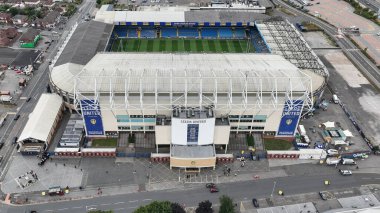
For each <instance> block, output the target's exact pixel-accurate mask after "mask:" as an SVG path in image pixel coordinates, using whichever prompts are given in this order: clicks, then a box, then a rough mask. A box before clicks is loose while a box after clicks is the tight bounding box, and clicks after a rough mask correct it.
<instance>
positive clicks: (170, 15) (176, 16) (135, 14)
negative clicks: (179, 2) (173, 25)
mask: <svg viewBox="0 0 380 213" xmlns="http://www.w3.org/2000/svg"><path fill="white" fill-rule="evenodd" d="M114 22H185V13H184V12H183V11H170V12H157V11H115V18H114Z"/></svg>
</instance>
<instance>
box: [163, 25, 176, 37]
mask: <svg viewBox="0 0 380 213" xmlns="http://www.w3.org/2000/svg"><path fill="white" fill-rule="evenodd" d="M176 37H177V28H166V27H164V28H162V29H161V38H176Z"/></svg>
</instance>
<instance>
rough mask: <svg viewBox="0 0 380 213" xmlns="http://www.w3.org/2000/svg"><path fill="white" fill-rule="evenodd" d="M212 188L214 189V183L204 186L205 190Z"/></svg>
mask: <svg viewBox="0 0 380 213" xmlns="http://www.w3.org/2000/svg"><path fill="white" fill-rule="evenodd" d="M213 187H216V185H215V183H207V184H206V188H208V189H209V188H213Z"/></svg>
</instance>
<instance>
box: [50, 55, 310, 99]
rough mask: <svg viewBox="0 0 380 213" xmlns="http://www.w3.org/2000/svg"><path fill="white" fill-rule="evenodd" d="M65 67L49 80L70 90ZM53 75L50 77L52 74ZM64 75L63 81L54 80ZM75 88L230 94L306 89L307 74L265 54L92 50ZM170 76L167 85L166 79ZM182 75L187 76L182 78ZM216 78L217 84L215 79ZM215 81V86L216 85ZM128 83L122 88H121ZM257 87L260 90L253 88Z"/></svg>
mask: <svg viewBox="0 0 380 213" xmlns="http://www.w3.org/2000/svg"><path fill="white" fill-rule="evenodd" d="M65 72H68V71H65V69H62V70H60V71H56V70H53V72H52V79H53V81H54V82H53V83H54V84H55V85H57V86H58V87H59V88H61V89H63V90H64V91H72V90H73V87H74V83H73V82H72V81H71V80H69V79H68V78H67V77H66V76H67V75H72V73H70V74H65ZM53 76H54V78H53ZM59 79H65V80H59ZM76 79H77V82H76V89H77V91H81V92H93V91H94V87H95V86H94V85H96V90H97V91H98V92H109V91H110V87H111V86H110V85H111V84H112V91H113V92H116V93H125V92H126V89H128V92H129V93H134V92H136V93H139V92H141V91H142V92H144V93H150V92H151V93H154V92H156V91H157V92H170V91H172V92H184V91H185V87H186V86H185V85H186V84H187V88H186V90H187V91H188V92H194V93H197V92H198V90H199V87H202V90H203V92H210V93H212V92H214V91H215V87H216V86H217V92H221V93H224V92H228V91H229V90H230V89H232V90H233V91H236V92H241V91H243V89H244V87H245V83H244V82H245V81H247V84H248V85H246V87H247V88H246V90H247V91H248V92H249V91H258V90H262V91H272V90H273V89H274V87H275V86H274V84H276V90H278V91H287V90H288V89H289V85H290V84H291V85H292V88H291V89H292V91H306V90H307V89H310V88H305V87H307V86H306V85H307V83H305V82H306V81H310V77H309V76H308V75H307V74H305V73H304V72H302V71H300V70H299V69H298V68H297V67H295V66H294V65H293V64H291V63H290V62H289V61H287V60H285V59H284V58H283V57H282V56H279V55H270V54H162V53H98V54H97V55H96V56H95V57H94V58H92V60H91V61H90V62H89V63H88V64H87V65H86V66H84V67H83V69H82V71H81V72H80V73H79V74H78V75H77V77H76ZM170 79H172V83H170ZM186 79H187V80H186ZM216 80H217V82H216ZM216 84H217V85H216ZM126 85H127V86H126ZM126 87H128V88H126ZM258 87H260V88H258Z"/></svg>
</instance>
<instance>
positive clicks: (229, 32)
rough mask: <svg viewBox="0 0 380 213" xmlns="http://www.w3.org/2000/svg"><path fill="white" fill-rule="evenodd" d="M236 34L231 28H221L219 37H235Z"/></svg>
mask: <svg viewBox="0 0 380 213" xmlns="http://www.w3.org/2000/svg"><path fill="white" fill-rule="evenodd" d="M233 37H234V34H233V32H232V29H231V28H219V38H233Z"/></svg>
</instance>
